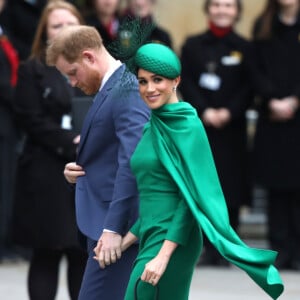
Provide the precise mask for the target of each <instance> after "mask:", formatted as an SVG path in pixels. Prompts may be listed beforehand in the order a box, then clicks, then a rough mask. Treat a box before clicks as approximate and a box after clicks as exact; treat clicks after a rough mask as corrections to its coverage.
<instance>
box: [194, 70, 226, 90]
mask: <svg viewBox="0 0 300 300" xmlns="http://www.w3.org/2000/svg"><path fill="white" fill-rule="evenodd" d="M199 86H201V87H202V88H204V89H207V90H210V91H217V90H219V89H220V87H221V78H220V77H219V76H218V75H216V74H213V73H202V74H201V75H200V78H199Z"/></svg>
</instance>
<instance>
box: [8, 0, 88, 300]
mask: <svg viewBox="0 0 300 300" xmlns="http://www.w3.org/2000/svg"><path fill="white" fill-rule="evenodd" d="M80 23H83V19H82V17H81V15H80V13H79V12H78V10H77V9H76V8H75V6H73V5H72V4H70V3H68V2H65V1H59V0H57V1H51V2H49V4H47V5H46V6H45V8H44V10H43V12H42V15H41V18H40V21H39V24H38V27H37V30H36V33H35V38H34V42H33V45H32V51H31V56H30V58H29V59H28V60H26V61H25V62H23V63H21V64H20V67H19V75H18V76H19V80H18V84H17V86H16V93H15V97H14V113H15V118H16V121H17V124H18V127H19V129H20V130H21V131H22V132H23V134H24V137H25V138H24V149H23V152H22V154H21V156H20V158H19V161H18V168H17V180H16V190H15V207H14V216H13V225H12V226H13V236H14V242H15V243H16V244H17V245H21V246H24V247H28V248H30V249H32V257H31V259H30V267H29V272H28V292H29V297H30V299H31V300H41V299H43V300H48V299H49V300H53V299H55V295H56V291H57V285H58V278H59V277H58V275H59V267H60V262H61V260H62V258H63V257H65V258H66V261H67V278H68V279H67V282H68V288H69V294H70V299H73V300H75V299H77V298H78V292H79V288H80V284H81V280H82V276H83V272H84V267H85V263H86V258H87V257H86V253H85V251H84V250H83V249H82V248H81V246H80V244H79V241H78V229H77V226H76V220H75V207H74V206H75V205H74V191H73V190H72V189H70V187H69V186H68V184H67V183H66V181H65V178H64V176H63V169H64V165H65V163H66V162H68V161H69V160H72V159H74V158H75V155H76V151H77V147H78V142H79V136H77V134H76V133H75V132H73V131H72V128H71V124H70V116H69V114H70V112H71V99H72V96H73V95H74V94H75V92H76V91H75V90H74V89H73V88H72V87H71V85H70V84H69V82H68V81H67V78H65V77H64V76H63V75H62V74H60V72H58V71H57V70H56V68H53V67H49V66H47V65H46V63H45V51H46V47H47V45H48V44H49V43H51V41H52V40H53V38H54V37H55V36H56V35H57V34H58V33H59V32H60V30H62V28H64V27H69V26H70V27H71V26H74V25H78V24H80Z"/></svg>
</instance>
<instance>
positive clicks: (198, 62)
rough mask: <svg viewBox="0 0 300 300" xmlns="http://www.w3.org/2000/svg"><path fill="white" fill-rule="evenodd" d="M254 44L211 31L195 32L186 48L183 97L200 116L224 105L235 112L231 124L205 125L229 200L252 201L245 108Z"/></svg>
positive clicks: (235, 203)
mask: <svg viewBox="0 0 300 300" xmlns="http://www.w3.org/2000/svg"><path fill="white" fill-rule="evenodd" d="M248 46H249V43H248V42H247V41H246V40H245V39H244V38H242V37H241V36H239V35H238V34H236V33H235V32H231V33H229V34H228V35H226V36H225V37H222V38H218V37H216V36H214V35H213V34H212V32H211V31H207V32H204V33H202V34H199V35H196V36H192V37H189V38H188V39H187V40H186V41H185V43H184V45H183V47H182V53H181V62H182V76H181V78H182V81H181V85H180V86H179V88H180V91H181V93H182V95H183V99H184V100H185V101H188V102H190V103H191V104H192V105H193V106H194V107H195V108H196V109H197V112H198V115H199V117H200V118H201V117H202V114H203V112H204V110H205V109H207V108H220V107H223V108H227V109H228V110H229V111H230V113H231V121H230V122H229V124H227V125H225V127H223V128H221V129H215V128H213V127H208V126H206V127H205V129H206V131H207V135H208V139H209V142H210V144H211V148H212V152H213V155H214V159H215V162H216V167H217V170H218V173H219V176H220V181H221V184H222V188H223V190H224V194H225V198H226V199H227V201H228V205H229V206H238V205H239V204H240V203H241V202H248V200H247V199H248V197H249V194H248V189H247V169H246V163H247V148H246V142H247V133H246V118H245V112H246V109H247V108H248V106H249V104H250V101H251V99H252V93H251V87H250V85H249V83H248V82H249V80H248V72H247V67H246V60H247V56H248V54H247V52H248ZM206 74H210V75H211V74H214V76H218V79H219V80H220V81H219V82H218V83H216V85H212V86H210V85H206V84H203V81H202V80H203V76H205V75H206ZM218 85H219V86H218Z"/></svg>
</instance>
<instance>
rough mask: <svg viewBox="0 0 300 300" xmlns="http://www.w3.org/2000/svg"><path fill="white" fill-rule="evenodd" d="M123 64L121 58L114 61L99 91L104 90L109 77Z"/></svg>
mask: <svg viewBox="0 0 300 300" xmlns="http://www.w3.org/2000/svg"><path fill="white" fill-rule="evenodd" d="M121 65H122V63H121V61H120V60H116V61H114V62H113V64H112V65H111V67H110V68H109V70H108V71H107V72H106V73H105V75H104V77H103V79H102V82H101V86H100V88H99V91H101V90H102V88H103V87H104V85H105V83H106V82H107V81H108V79H109V78H110V77H111V75H112V74H113V73H114V72H115V71H116V70H117V69H118V68H119V67H120V66H121Z"/></svg>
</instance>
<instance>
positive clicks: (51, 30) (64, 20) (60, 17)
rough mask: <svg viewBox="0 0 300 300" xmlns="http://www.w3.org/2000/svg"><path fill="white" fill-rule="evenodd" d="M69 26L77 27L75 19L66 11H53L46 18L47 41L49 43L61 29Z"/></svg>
mask: <svg viewBox="0 0 300 300" xmlns="http://www.w3.org/2000/svg"><path fill="white" fill-rule="evenodd" d="M70 25H79V20H78V19H77V17H76V16H74V15H73V14H72V13H71V12H70V11H68V10H66V9H63V8H58V9H54V10H53V11H52V12H50V14H49V16H48V22H47V29H46V31H47V40H48V41H51V40H52V39H53V38H54V37H55V36H56V35H57V33H58V32H59V31H60V30H61V29H62V28H63V27H65V26H70Z"/></svg>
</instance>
